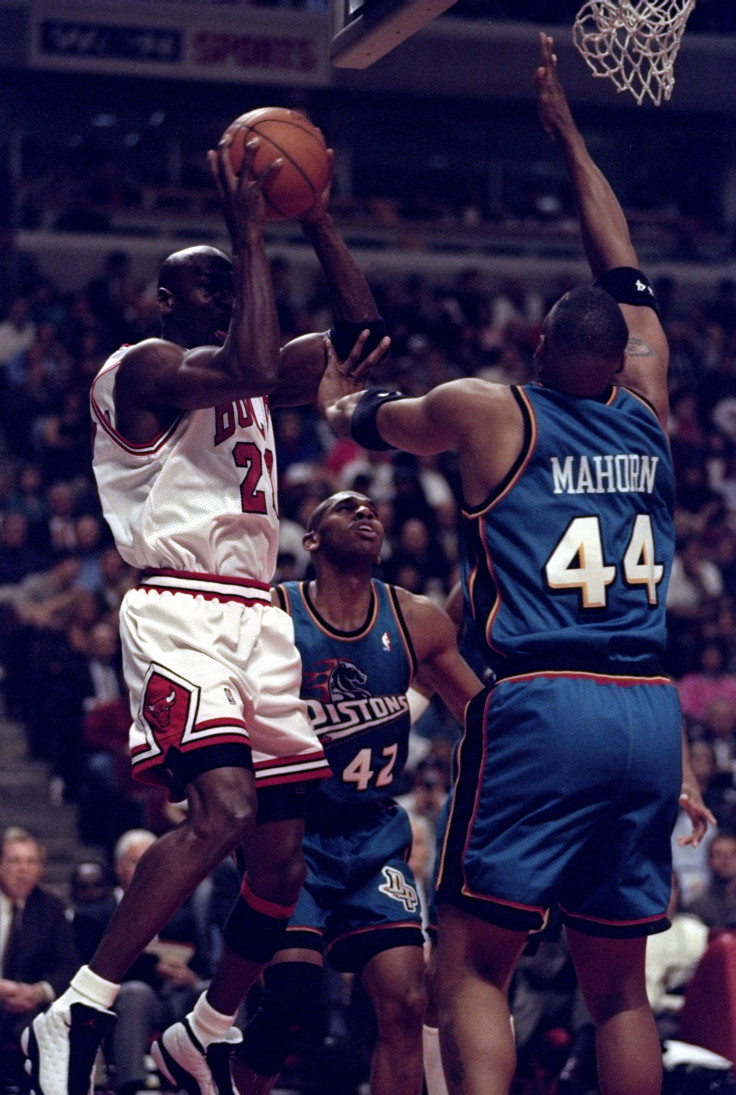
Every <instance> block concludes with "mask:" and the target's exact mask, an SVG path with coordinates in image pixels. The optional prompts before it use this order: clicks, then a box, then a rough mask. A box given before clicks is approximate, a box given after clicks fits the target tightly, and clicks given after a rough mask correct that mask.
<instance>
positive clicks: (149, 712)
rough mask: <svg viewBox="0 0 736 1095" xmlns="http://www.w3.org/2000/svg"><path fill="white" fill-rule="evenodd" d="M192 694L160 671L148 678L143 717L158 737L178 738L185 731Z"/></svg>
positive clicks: (169, 739)
mask: <svg viewBox="0 0 736 1095" xmlns="http://www.w3.org/2000/svg"><path fill="white" fill-rule="evenodd" d="M190 700H191V694H190V693H189V691H188V690H187V689H186V688H182V687H181V685H179V684H175V683H174V681H171V680H169V679H168V678H167V677H164V676H163V675H162V674H160V673H152V674H151V676H150V677H149V678H148V685H147V687H146V694H145V697H144V700H143V717H144V718H145V720H146V722H147V723H148V725H149V726H150V727H151V729H152V730H153V732H154V735H155V736H156V738H157V739H159V740H160V739H161V738H165V739H166V740H167V741H174V740H175V739H178V738H179V737H180V736H181V734H182V733H183V732H184V728H185V726H186V724H187V716H188V713H189V704H190Z"/></svg>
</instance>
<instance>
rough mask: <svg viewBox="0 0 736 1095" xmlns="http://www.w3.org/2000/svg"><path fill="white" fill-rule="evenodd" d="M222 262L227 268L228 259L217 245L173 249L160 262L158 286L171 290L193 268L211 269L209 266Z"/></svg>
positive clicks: (228, 266)
mask: <svg viewBox="0 0 736 1095" xmlns="http://www.w3.org/2000/svg"><path fill="white" fill-rule="evenodd" d="M220 264H223V265H224V266H226V267H227V268H228V269H229V268H230V266H231V262H230V259H229V258H228V257H227V255H226V254H225V253H224V252H223V251H220V250H218V248H217V247H208V246H206V245H203V246H199V247H184V248H182V250H181V251H174V253H173V255H169V257H168V258H166V259H164V261H163V262H162V263H161V269H160V270H159V272H158V287H159V288H162V287H165V288H167V289H171V290H172V291H173V290H175V289H176V288H178V287H179V286H180V285H181V283H182V279H183V278H184V277H188V276H189V275H190V273H191V272H192V271H193V270H199V269H211V267H212V266H213V265H214V266H218V265H220Z"/></svg>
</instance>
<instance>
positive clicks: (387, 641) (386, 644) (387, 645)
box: [381, 631, 391, 654]
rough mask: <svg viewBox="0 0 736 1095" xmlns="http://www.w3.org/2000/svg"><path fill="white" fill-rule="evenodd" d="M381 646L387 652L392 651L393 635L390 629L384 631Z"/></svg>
mask: <svg viewBox="0 0 736 1095" xmlns="http://www.w3.org/2000/svg"><path fill="white" fill-rule="evenodd" d="M381 646H382V647H383V649H384V650H385V651H386V652H387V653H389V654H390V653H391V636H390V635H389V633H388V631H384V633H383V635H381Z"/></svg>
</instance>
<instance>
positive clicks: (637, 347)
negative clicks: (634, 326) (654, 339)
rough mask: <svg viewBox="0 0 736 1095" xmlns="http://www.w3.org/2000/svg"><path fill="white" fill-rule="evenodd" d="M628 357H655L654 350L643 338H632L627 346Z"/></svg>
mask: <svg viewBox="0 0 736 1095" xmlns="http://www.w3.org/2000/svg"><path fill="white" fill-rule="evenodd" d="M626 355H627V357H654V350H653V349H652V347H651V346H650V345H649V343H648V342H645V341H644V339H642V338H630V339H629V341H628V343H627V345H626Z"/></svg>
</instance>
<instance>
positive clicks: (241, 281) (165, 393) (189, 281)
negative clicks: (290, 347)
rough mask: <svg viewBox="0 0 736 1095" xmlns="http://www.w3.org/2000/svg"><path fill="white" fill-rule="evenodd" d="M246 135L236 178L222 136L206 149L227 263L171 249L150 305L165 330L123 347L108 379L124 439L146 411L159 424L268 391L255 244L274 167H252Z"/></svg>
mask: <svg viewBox="0 0 736 1095" xmlns="http://www.w3.org/2000/svg"><path fill="white" fill-rule="evenodd" d="M255 143H256V142H251V143H250V144H249V145H248V146H246V150H245V157H244V160H243V166H242V168H241V172H240V175H239V176H236V175H235V173H234V171H233V169H232V165H231V163H230V157H229V154H228V148H227V141H224V142H223V143H222V144H221V145H220V147H219V148H218V149H217V151H216V152H210V153H209V162H210V167H211V169H212V173H213V176H214V178H215V181H216V185H217V188H218V192H219V194H220V200H221V203H222V208H223V214H224V217H225V222H226V224H227V227H228V231H229V233H230V239H231V244H232V266H231V265H230V263H229V262H228V260H227V258H226V256H225V255H223V254H221V253H220V252H217V251H216V250H214V249H212V248H207V247H203V248H192V249H186V250H185V251H184V252H179V253H177V255H175V256H172V257H171V258H170V259H169V260H167V263H165V264H164V267H162V280H163V279H164V278H165V279H166V280H165V281H164V284H163V285H162V286H161V287H160V288H159V298H158V306H159V309H160V311H161V313H162V317H163V324H164V338H161V339H147V340H145V341H144V342H141V343H138V345H137V346H135V347H132V348H131V350H130V351H129V352H128V353H127V354H126V355H125V357H124V358H123V359H122V361H121V363H120V366H119V369H118V372H117V377H116V406H117V414H118V423H117V425H118V428H119V429H120V430H121V432H122V433H123V434H124V436H126V437H127V438H128V439H129V440H132V441H139V440H145V434H146V432H148V431H149V430H150V429H153V426H151V423H149V422H148V421H147V420H146V416H148V418H150V419H151V420H152V421H153V422H156V421H158V422H159V424H160V422H161V421H164V420H166V418H167V416H168V417H170V411H171V409H172V408H173V409H192V408H196V407H211V406H216V405H218V404H219V403H224V402H226V401H229V400H233V399H239V398H246V397H248V396H256V395H268V393H269V392H270V391H271V390H272V388H273V387H274V385H275V383H276V380H277V375H278V350H279V332H278V318H277V314H276V305H275V302H274V297H273V288H272V284H271V276H270V271H269V265H268V258H267V255H266V248H265V242H264V230H265V222H266V218H265V203H264V199H263V186H264V183H265V182H266V180H267V179H268V177H269V176H270V175H271V174H272V173H273V172H274V171H276V170H278V165H277V164H275V165H274V164H272V165H270V166H269V167H268V168H267V169H266V171H264V172H263V173H262V174H261V175H258V176H257V175H255V174H254V173H253V171H252V169H251V164H252V160H253V155H254V150H255ZM181 256H185V257H186V259H185V261H182V258H181ZM167 267H168V268H167ZM218 323H219V327H220V328H221V330H219V331H218V329H217V328H218ZM218 341H221V342H222V344H221V345H218Z"/></svg>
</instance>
